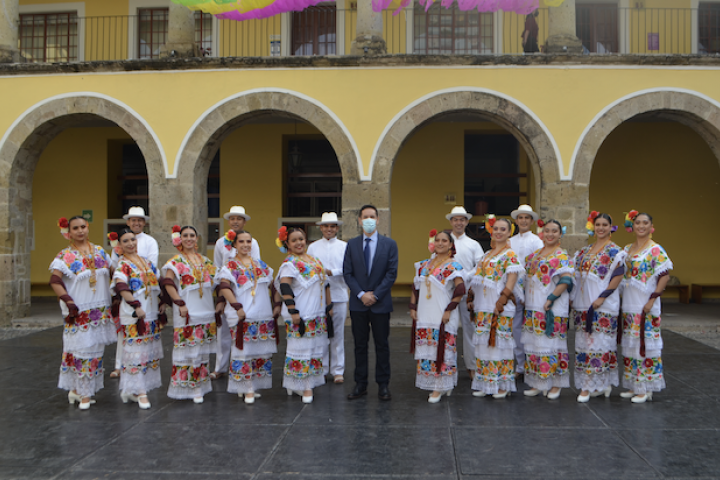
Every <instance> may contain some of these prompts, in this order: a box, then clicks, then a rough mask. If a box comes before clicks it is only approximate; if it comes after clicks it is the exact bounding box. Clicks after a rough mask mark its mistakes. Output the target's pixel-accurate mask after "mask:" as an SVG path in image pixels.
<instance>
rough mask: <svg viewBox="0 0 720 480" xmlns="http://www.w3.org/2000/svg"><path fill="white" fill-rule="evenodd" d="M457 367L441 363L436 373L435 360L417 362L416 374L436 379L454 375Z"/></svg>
mask: <svg viewBox="0 0 720 480" xmlns="http://www.w3.org/2000/svg"><path fill="white" fill-rule="evenodd" d="M456 373H457V366H455V365H448V364H446V363H443V364H442V365H441V366H440V370H439V371H438V368H437V362H436V361H435V360H418V361H417V374H418V375H423V376H425V377H437V376H446V375H455V374H456Z"/></svg>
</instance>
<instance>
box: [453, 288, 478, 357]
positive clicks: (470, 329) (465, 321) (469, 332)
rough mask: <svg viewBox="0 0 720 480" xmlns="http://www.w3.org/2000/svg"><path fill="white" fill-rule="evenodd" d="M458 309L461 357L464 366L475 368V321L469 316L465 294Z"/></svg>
mask: <svg viewBox="0 0 720 480" xmlns="http://www.w3.org/2000/svg"><path fill="white" fill-rule="evenodd" d="M457 308H458V310H459V311H460V321H461V323H462V331H463V359H464V360H465V368H467V369H468V370H475V369H476V368H477V362H476V360H475V345H473V337H474V336H475V322H474V321H473V320H472V318H471V317H470V312H468V307H467V295H465V296H464V297H463V298H462V300H461V301H460V305H458V306H457Z"/></svg>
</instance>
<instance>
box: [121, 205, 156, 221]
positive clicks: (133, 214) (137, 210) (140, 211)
mask: <svg viewBox="0 0 720 480" xmlns="http://www.w3.org/2000/svg"><path fill="white" fill-rule="evenodd" d="M128 218H142V219H143V220H145V221H146V222H147V221H148V220H150V217H148V216H147V215H145V209H144V208H143V207H130V209H129V210H128V212H127V213H126V214H125V215H123V220H127V219H128Z"/></svg>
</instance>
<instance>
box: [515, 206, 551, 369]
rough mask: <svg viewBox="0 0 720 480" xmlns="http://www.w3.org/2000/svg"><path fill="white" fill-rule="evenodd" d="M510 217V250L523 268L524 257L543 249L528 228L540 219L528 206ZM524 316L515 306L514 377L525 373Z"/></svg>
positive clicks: (523, 309)
mask: <svg viewBox="0 0 720 480" xmlns="http://www.w3.org/2000/svg"><path fill="white" fill-rule="evenodd" d="M510 216H511V217H512V218H513V220H515V222H516V223H517V226H518V233H517V235H515V236H514V237H511V238H510V248H512V250H513V252H515V253H516V254H517V256H518V258H519V259H520V263H521V264H522V266H523V267H524V266H525V257H527V256H528V255H530V254H531V253H533V252H534V251H535V250H538V249H540V248H542V247H543V241H542V240H540V237H538V236H537V235H535V234H534V233H532V232H531V231H530V227H532V226H533V224H535V222H536V221H537V220H538V218H540V216H539V215H538V214H537V213H535V212H533V209H532V207H531V206H530V205H520V206H519V207H518V208H517V210H513V211H512V213H511V214H510ZM524 316H525V305H524V304H522V303H519V302H518V304H517V306H516V308H515V317H514V318H513V338H515V364H516V365H515V372H516V374H515V376H516V377H518V376H520V374H522V373H524V372H525V348H524V347H523V344H522V342H521V341H520V338H521V336H522V326H523V317H524Z"/></svg>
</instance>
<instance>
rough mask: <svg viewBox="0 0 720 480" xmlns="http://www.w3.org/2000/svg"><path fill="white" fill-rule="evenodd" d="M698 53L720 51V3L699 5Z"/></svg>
mask: <svg viewBox="0 0 720 480" xmlns="http://www.w3.org/2000/svg"><path fill="white" fill-rule="evenodd" d="M698 53H720V3H701V4H700V5H699V6H698Z"/></svg>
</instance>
